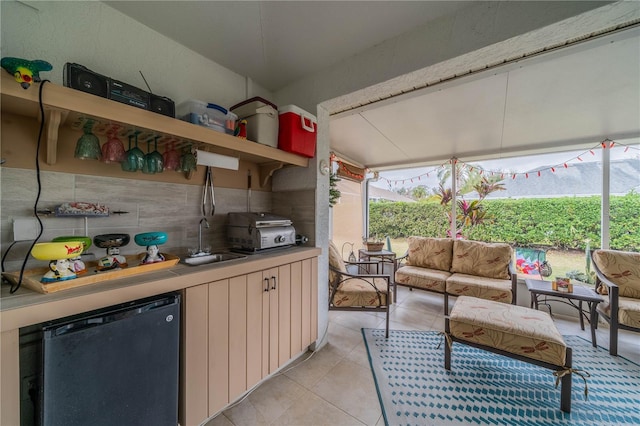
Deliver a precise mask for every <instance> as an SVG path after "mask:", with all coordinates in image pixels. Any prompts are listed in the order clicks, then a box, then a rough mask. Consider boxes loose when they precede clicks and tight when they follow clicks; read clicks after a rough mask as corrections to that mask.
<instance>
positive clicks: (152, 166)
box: [142, 139, 156, 175]
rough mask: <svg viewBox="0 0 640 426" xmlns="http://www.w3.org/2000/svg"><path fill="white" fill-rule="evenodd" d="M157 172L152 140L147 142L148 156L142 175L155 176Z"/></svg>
mask: <svg viewBox="0 0 640 426" xmlns="http://www.w3.org/2000/svg"><path fill="white" fill-rule="evenodd" d="M155 172H156V160H155V158H153V153H152V152H151V139H149V140H147V154H146V155H145V156H144V161H143V163H142V173H147V174H150V175H152V174H154V173H155Z"/></svg>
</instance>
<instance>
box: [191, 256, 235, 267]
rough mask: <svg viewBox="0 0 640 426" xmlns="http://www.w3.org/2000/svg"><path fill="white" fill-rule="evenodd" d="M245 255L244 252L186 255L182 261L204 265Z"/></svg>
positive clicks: (194, 264)
mask: <svg viewBox="0 0 640 426" xmlns="http://www.w3.org/2000/svg"><path fill="white" fill-rule="evenodd" d="M245 257H247V256H246V255H244V254H238V253H211V254H207V255H204V256H195V257H187V258H185V259H184V263H186V264H187V265H193V266H196V265H206V264H209V263H220V262H227V261H229V260H237V259H244V258H245Z"/></svg>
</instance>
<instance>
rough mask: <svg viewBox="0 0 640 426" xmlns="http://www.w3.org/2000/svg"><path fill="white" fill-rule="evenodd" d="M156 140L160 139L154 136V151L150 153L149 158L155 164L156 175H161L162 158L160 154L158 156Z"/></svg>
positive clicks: (162, 168)
mask: <svg viewBox="0 0 640 426" xmlns="http://www.w3.org/2000/svg"><path fill="white" fill-rule="evenodd" d="M158 139H160V136H156V137H155V139H154V141H153V143H154V147H155V150H154V151H153V152H152V153H151V157H152V159H153V162H154V163H155V170H156V173H162V172H163V170H164V158H163V157H162V154H160V151H158Z"/></svg>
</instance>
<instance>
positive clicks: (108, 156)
mask: <svg viewBox="0 0 640 426" xmlns="http://www.w3.org/2000/svg"><path fill="white" fill-rule="evenodd" d="M119 128H120V126H119V125H117V124H114V125H113V126H112V127H111V130H110V131H109V133H108V136H109V139H108V140H107V143H105V144H104V145H102V161H104V162H105V163H107V164H108V163H121V162H122V161H124V159H125V151H124V144H123V143H122V141H121V140H120V139H118V136H117V132H118V129H119Z"/></svg>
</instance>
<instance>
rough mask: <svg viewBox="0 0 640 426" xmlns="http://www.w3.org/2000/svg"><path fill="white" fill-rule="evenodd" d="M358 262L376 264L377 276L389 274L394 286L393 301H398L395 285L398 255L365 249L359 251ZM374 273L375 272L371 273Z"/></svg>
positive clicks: (387, 251)
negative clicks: (363, 261)
mask: <svg viewBox="0 0 640 426" xmlns="http://www.w3.org/2000/svg"><path fill="white" fill-rule="evenodd" d="M358 260H366V261H370V262H377V263H376V270H375V273H376V274H388V275H389V278H390V279H389V282H390V283H391V285H392V286H393V300H394V301H395V300H396V296H397V289H396V285H395V275H396V254H395V253H394V252H392V251H389V250H378V251H370V250H367V249H364V248H361V249H359V250H358ZM369 272H371V273H373V271H369Z"/></svg>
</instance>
